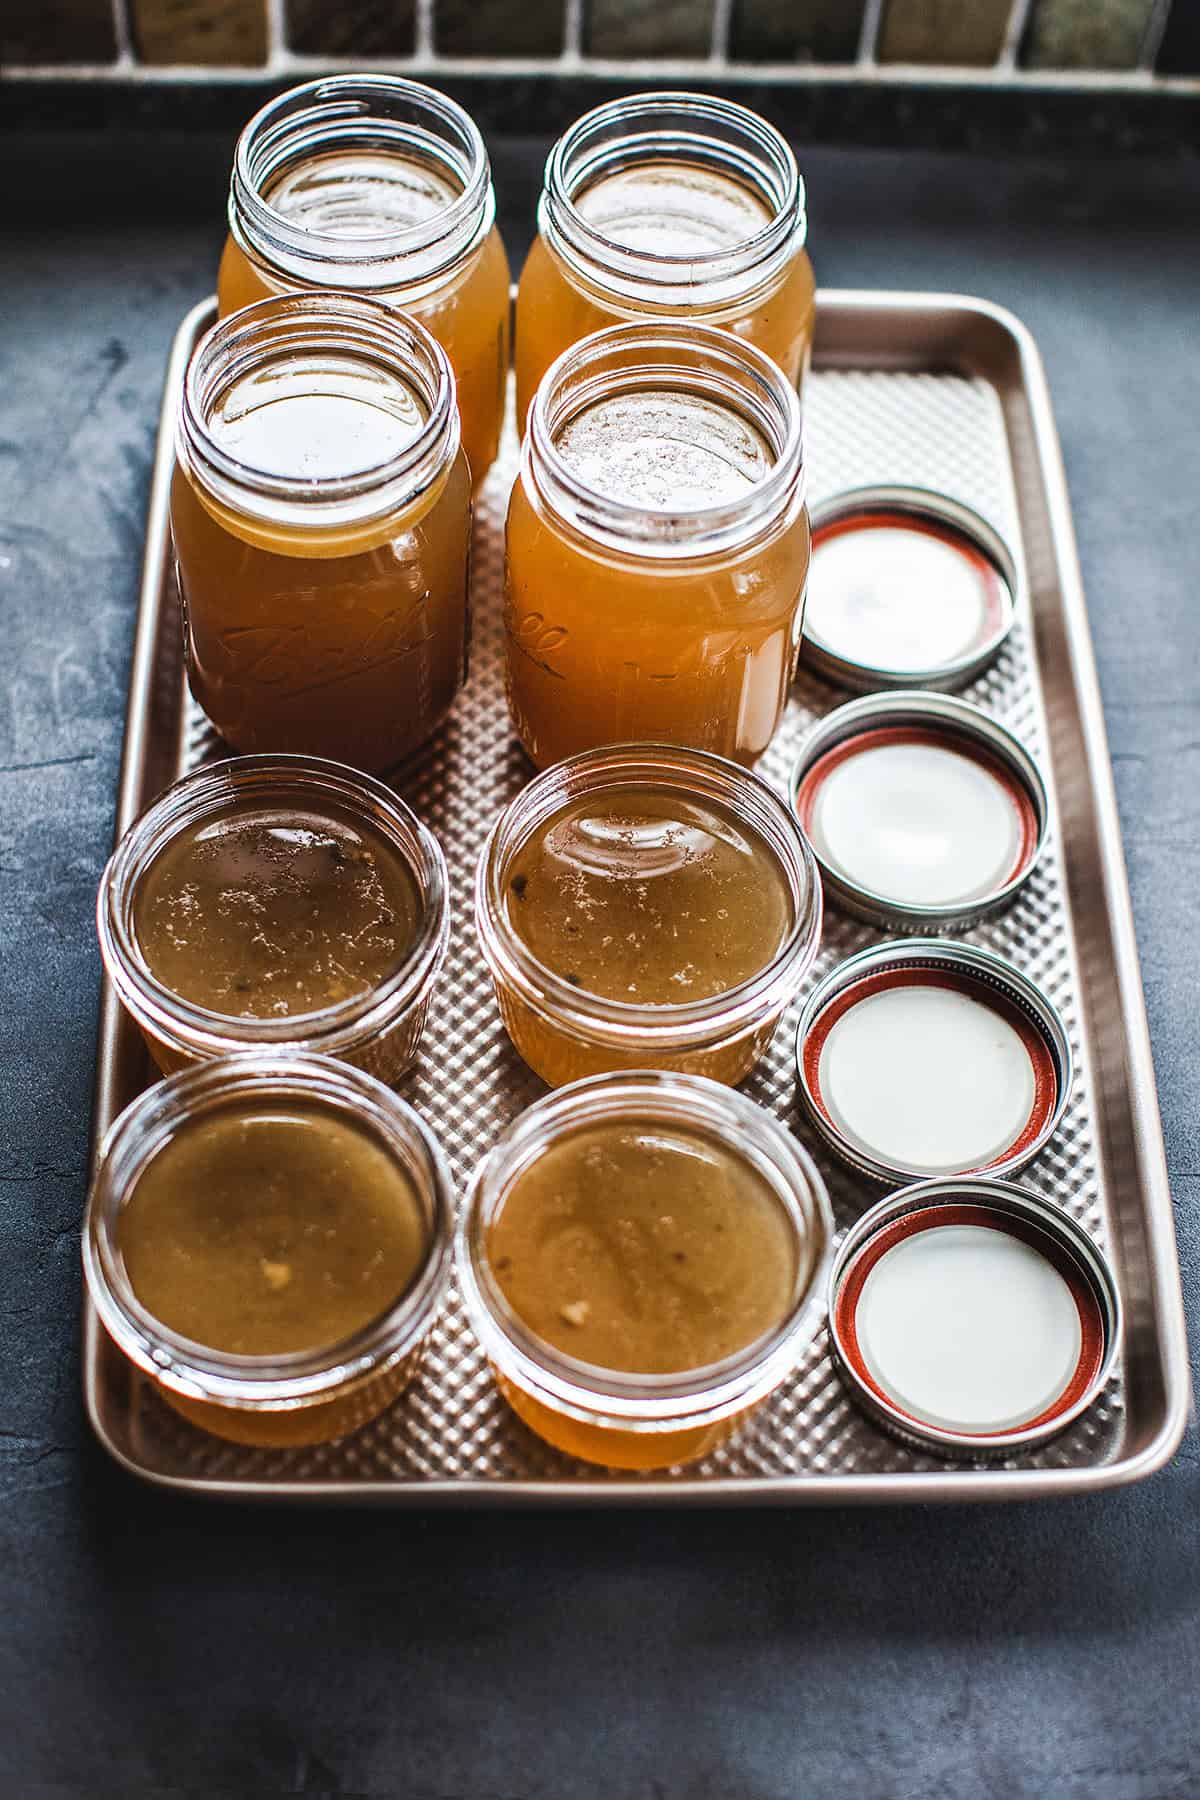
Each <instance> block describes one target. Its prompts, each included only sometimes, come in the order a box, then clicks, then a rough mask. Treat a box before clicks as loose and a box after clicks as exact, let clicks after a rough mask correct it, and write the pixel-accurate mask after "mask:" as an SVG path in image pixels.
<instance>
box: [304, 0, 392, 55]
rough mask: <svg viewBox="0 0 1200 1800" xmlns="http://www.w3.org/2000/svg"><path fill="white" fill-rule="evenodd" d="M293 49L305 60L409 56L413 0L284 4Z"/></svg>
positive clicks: (306, 0) (315, 0)
mask: <svg viewBox="0 0 1200 1800" xmlns="http://www.w3.org/2000/svg"><path fill="white" fill-rule="evenodd" d="M284 16H285V29H286V31H287V40H288V44H289V46H290V47H291V49H293V50H297V51H299V52H300V54H301V55H302V56H410V55H411V54H412V48H413V43H414V39H415V35H416V30H415V25H414V19H415V16H416V8H415V4H414V0H285V14H284Z"/></svg>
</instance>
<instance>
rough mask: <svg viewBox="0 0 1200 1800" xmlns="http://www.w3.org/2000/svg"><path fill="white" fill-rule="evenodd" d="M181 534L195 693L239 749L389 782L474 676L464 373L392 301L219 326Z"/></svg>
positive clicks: (186, 408) (285, 310) (199, 362)
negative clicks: (384, 775)
mask: <svg viewBox="0 0 1200 1800" xmlns="http://www.w3.org/2000/svg"><path fill="white" fill-rule="evenodd" d="M175 440H176V469H175V475H174V478H173V480H172V483H171V535H172V540H173V543H174V549H175V562H176V569H177V572H178V576H179V588H180V600H181V604H182V613H183V640H184V652H185V656H186V661H187V672H188V681H189V683H190V686H191V689H192V693H193V694H194V695H195V697H196V700H197V701H198V702H199V704H200V706H201V707H203V709H204V711H205V713H206V714H207V715H208V717H209V719H210V720H211V721H212V724H213V725H214V726H215V728H216V730H217V731H218V732H219V733H220V734H221V736H222V737H223V738H224V739H225V741H226V742H227V743H228V744H230V745H231V746H232V748H233V749H235V750H240V751H244V752H246V753H249V754H272V753H274V752H277V751H281V752H291V753H299V754H302V755H308V756H332V757H336V758H337V759H338V760H339V761H342V762H348V763H351V764H353V765H354V767H356V768H362V769H371V770H373V771H378V770H381V769H387V768H390V767H391V766H392V765H393V764H394V763H396V762H398V761H399V760H400V759H401V758H402V757H404V756H407V755H408V754H409V753H410V752H411V751H412V750H414V749H416V748H417V746H418V745H420V744H422V743H424V742H425V740H426V739H427V738H428V737H429V736H430V735H431V733H432V732H433V731H434V730H435V729H436V727H437V726H438V725H439V724H440V723H441V721H442V719H443V718H444V717H445V715H446V713H447V712H448V711H449V709H450V706H451V704H452V703H453V701H454V699H455V696H456V695H457V693H458V691H459V689H460V688H461V686H462V684H463V681H464V680H465V677H466V655H467V621H468V607H469V594H468V586H467V563H468V550H469V539H470V521H471V495H470V480H469V476H468V471H467V464H466V459H465V457H464V456H463V453H462V449H461V434H460V427H459V413H458V405H457V402H456V399H455V382H454V374H453V371H452V369H451V367H450V363H449V361H448V359H447V356H446V352H445V351H444V350H443V348H442V347H441V345H440V344H439V343H437V342H436V341H435V339H434V338H433V337H431V336H430V334H429V332H428V331H426V330H425V329H424V327H423V326H421V325H420V324H418V323H417V322H416V320H414V319H410V318H407V317H406V316H405V315H404V314H402V313H398V312H394V311H392V310H390V309H389V308H388V307H386V306H384V305H382V304H381V303H380V302H379V301H377V300H369V299H364V298H362V297H361V296H357V295H349V294H334V293H312V294H293V295H289V296H286V297H283V298H279V299H274V300H264V301H261V302H260V303H259V304H258V305H255V306H248V307H244V308H243V309H242V310H241V311H240V312H237V313H233V314H231V315H230V316H229V317H227V318H224V319H219V320H218V321H217V323H216V324H215V325H213V326H212V327H211V328H210V330H209V331H207V332H206V333H205V335H204V336H203V337H202V338H201V340H200V342H199V343H198V344H197V346H196V349H195V351H194V353H193V355H192V359H191V361H190V363H189V364H188V368H187V373H186V375H185V377H184V381H183V385H182V390H181V393H180V397H179V410H178V415H177V420H176V434H175Z"/></svg>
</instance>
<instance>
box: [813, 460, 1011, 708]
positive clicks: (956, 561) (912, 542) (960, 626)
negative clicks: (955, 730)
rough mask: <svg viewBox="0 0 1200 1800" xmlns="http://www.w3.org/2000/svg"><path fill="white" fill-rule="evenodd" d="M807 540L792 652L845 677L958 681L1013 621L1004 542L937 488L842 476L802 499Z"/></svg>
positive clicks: (850, 681) (973, 670) (910, 683)
mask: <svg viewBox="0 0 1200 1800" xmlns="http://www.w3.org/2000/svg"><path fill="white" fill-rule="evenodd" d="M812 540H813V550H812V567H811V569H810V572H809V582H808V603H807V607H806V610H805V616H804V638H803V644H802V652H803V656H804V659H805V661H806V662H807V663H808V664H809V665H810V666H811V667H812V668H814V669H816V670H817V671H818V672H819V673H820V674H822V675H826V676H828V677H829V679H830V680H831V681H836V682H840V683H841V684H842V685H843V686H844V687H851V688H861V689H866V690H868V691H872V692H873V691H874V690H876V689H878V688H930V687H932V688H953V687H960V686H962V684H963V683H964V682H967V681H970V680H971V679H972V677H973V676H975V675H977V674H979V672H980V670H981V669H983V668H985V667H986V666H987V664H988V663H989V662H991V660H992V658H993V657H994V656H995V655H996V654H997V652H998V651H999V649H1000V646H1001V644H1002V643H1003V642H1004V640H1005V638H1006V637H1007V636H1008V634H1009V632H1010V631H1011V629H1012V624H1013V619H1014V617H1015V614H1016V595H1017V579H1018V578H1017V565H1016V562H1015V560H1014V558H1013V555H1012V552H1011V551H1010V550H1009V548H1008V545H1007V544H1006V543H1005V542H1004V539H1003V538H1002V537H1000V535H999V534H998V533H997V532H996V531H994V530H993V529H992V527H991V526H990V525H989V524H988V523H987V521H986V520H985V519H982V518H980V516H979V514H978V513H976V512H973V511H972V510H971V508H970V507H969V506H964V505H963V504H962V503H961V501H958V500H952V499H951V498H950V497H949V495H947V494H938V493H935V492H933V491H932V490H931V489H926V488H913V487H863V488H851V489H849V490H847V491H845V492H843V493H841V494H835V495H834V496H833V498H832V499H829V500H826V501H824V502H823V503H822V504H821V505H820V506H817V507H815V508H813V510H812Z"/></svg>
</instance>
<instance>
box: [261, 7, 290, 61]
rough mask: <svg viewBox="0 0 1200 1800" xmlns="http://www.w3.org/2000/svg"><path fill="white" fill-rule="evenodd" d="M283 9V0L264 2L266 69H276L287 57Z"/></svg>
mask: <svg viewBox="0 0 1200 1800" xmlns="http://www.w3.org/2000/svg"><path fill="white" fill-rule="evenodd" d="M283 7H284V0H266V13H267V67H268V69H277V68H278V67H279V66H280V64H281V63H282V62H283V61H284V60H285V58H286V56H287V48H288V41H287V21H286V19H285V18H284V12H283Z"/></svg>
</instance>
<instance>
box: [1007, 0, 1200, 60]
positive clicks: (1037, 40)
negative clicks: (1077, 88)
mask: <svg viewBox="0 0 1200 1800" xmlns="http://www.w3.org/2000/svg"><path fill="white" fill-rule="evenodd" d="M1183 4H1184V6H1185V7H1186V8H1187V9H1189V10H1194V9H1195V6H1196V0H1183ZM1153 10H1154V0H1034V7H1033V11H1032V13H1031V14H1030V18H1029V26H1028V29H1027V30H1026V33H1025V43H1024V47H1023V49H1022V52H1021V61H1022V62H1023V63H1025V64H1026V66H1027V67H1028V68H1031V69H1132V68H1133V67H1135V65H1136V63H1137V60H1138V55H1139V53H1140V51H1141V47H1142V39H1143V38H1144V37H1145V35H1146V26H1147V25H1148V23H1149V21H1150V14H1151V13H1152V12H1153ZM1176 10H1178V4H1177V6H1176Z"/></svg>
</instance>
